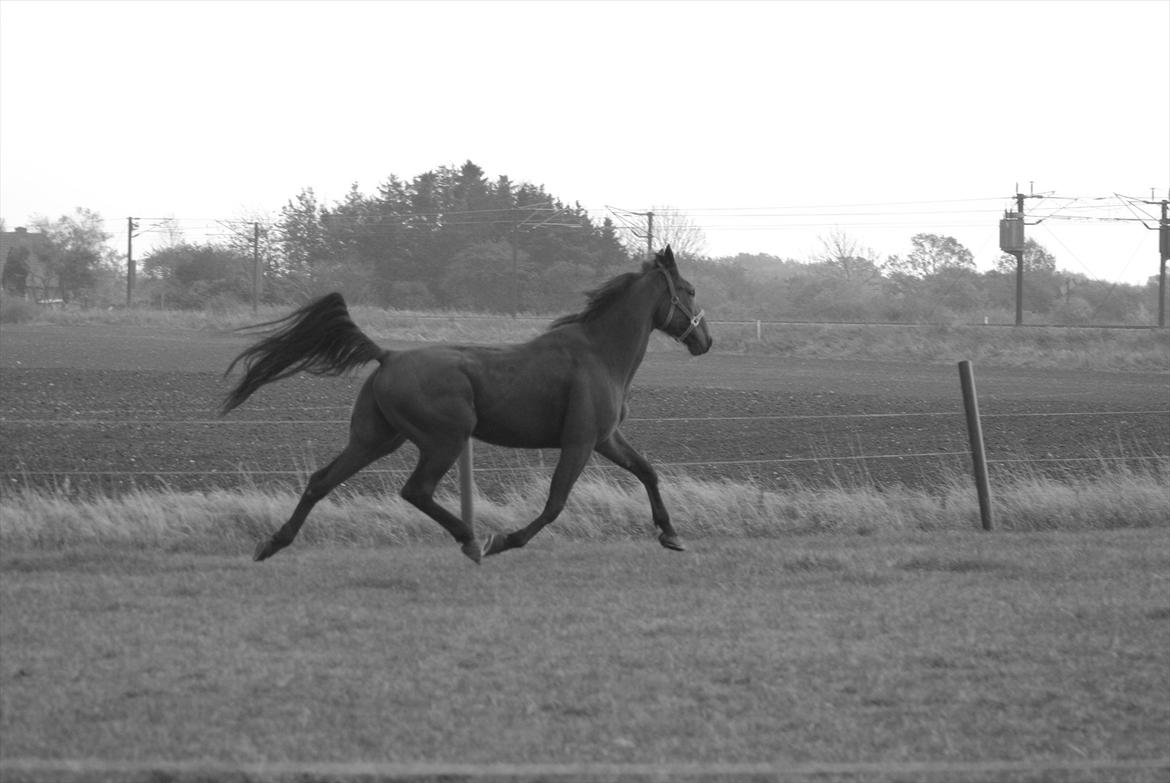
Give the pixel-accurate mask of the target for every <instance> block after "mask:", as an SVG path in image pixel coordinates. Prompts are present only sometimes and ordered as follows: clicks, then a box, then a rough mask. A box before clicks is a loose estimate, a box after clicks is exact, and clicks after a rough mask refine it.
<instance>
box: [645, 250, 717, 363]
mask: <svg viewBox="0 0 1170 783" xmlns="http://www.w3.org/2000/svg"><path fill="white" fill-rule="evenodd" d="M654 266H655V268H656V269H658V270H659V271H660V272H662V275H663V277H665V278H666V293H667V297H666V299H664V301H663V303H662V305H661V306H660V307H659V308H658V310H657V311H656V314H655V319H654V326H655V327H656V328H658V329H661V330H662V331H664V332H666V333H667V334H669V335H670V336H671V337H673V338H674V339H676V340H678V341H679V342H680V343H682V344H683V345H685V346H686V347H687V350H689V351H690V352H691V355H692V356H700V355H702V354H705V353H706V352H707V351H709V350H711V343H712V342H713V340H712V339H711V333H710V332H708V331H707V320H706V319H705V318H704V317H703V315H704V314H703V309H702V308H701V307H699V306H698V305H696V304H695V287H694V286H693V285H691V284H690V283H689V282H688V281H687V280H686V279H684V278H683V277H682V275H680V274H679V273H678V265H677V264H676V263H675V261H674V251H673V250H671V249H670V245H667V246H666V247H665V248H664V249H662V250H660V251H658V254H657V255H656V256H655V257H654Z"/></svg>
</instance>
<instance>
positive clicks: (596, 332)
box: [589, 292, 654, 387]
mask: <svg viewBox="0 0 1170 783" xmlns="http://www.w3.org/2000/svg"><path fill="white" fill-rule="evenodd" d="M653 331H654V323H653V319H652V314H651V312H650V311H648V310H646V308H645V306H640V305H639V298H638V297H637V296H635V295H633V292H630V295H628V297H627V300H626V301H623V302H620V303H618V304H615V306H614V307H612V308H611V309H610V310H609V311H608V312H606V313H604V314H603V315H601V316H600V317H599V318H598V319H597V320H596V321H594V323H592V324H591V325H590V329H589V333H590V334H589V336H590V339H591V341H592V343H593V345H594V347H595V349H596V350H597V353H598V354H599V355H600V356H601V358H602V361H603V362H604V363H605V365H606V366H607V367H608V368H609V370H610V373H611V375H613V377H614V379H615V380H618V381H620V382H621V383H622V384H623V385H625V386H627V387H628V386H629V385H630V381H632V380H633V378H634V373H636V372H637V371H638V366H639V365H641V364H642V359H643V358H644V357H645V356H646V348H647V346H648V345H649V344H650V334H651V333H652V332H653Z"/></svg>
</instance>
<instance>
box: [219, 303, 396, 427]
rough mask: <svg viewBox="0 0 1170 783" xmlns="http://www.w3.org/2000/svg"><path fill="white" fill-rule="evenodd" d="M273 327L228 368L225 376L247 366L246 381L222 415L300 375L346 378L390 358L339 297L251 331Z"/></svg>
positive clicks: (234, 391)
mask: <svg viewBox="0 0 1170 783" xmlns="http://www.w3.org/2000/svg"><path fill="white" fill-rule="evenodd" d="M266 327H271V328H270V329H269V330H268V332H267V336H266V337H264V339H263V340H260V341H259V342H258V343H256V344H255V345H253V346H252V347H250V348H246V349H245V350H244V351H243V352H242V353H241V354H240V355H239V356H237V357H236V358H235V359H233V360H232V363H231V364H229V365H228V368H227V370H226V371H225V372H224V376H225V377H226V376H228V375H229V374H231V371H232V370H233V369H234V368H235V366H236V365H237V364H239V363H241V362H242V363H243V367H244V377H242V378H240V382H239V383H237V384H236V386H235V388H234V389H232V390H231V391H230V392H228V393H227V395H226V396H225V397H224V400H223V405H222V407H221V412H222V413H227V412H228V411H230V410H232V409H233V408H235V407H236V406H237V405H240V404H241V403H242V402H244V400H246V399H248V398H249V397H250V396H252V393H253V392H255V391H256V390H257V389H259V388H260V387H261V386H263V385H265V384H268V383H272V382H273V381H279V380H280V379H281V378H287V377H289V376H290V375H295V374H296V373H298V372H301V371H302V370H303V371H304V372H308V373H312V374H313V375H341V374H343V373H345V372H348V371H349V370H352V369H354V368H355V367H360V366H361V365H363V364H365V363H367V362H372V361H380V360H381V359H383V358H385V356H386V355H387V353H388V351H385V350H383V349H382V348H379V347H378V345H377V344H376V343H375V342H374V341H373V340H371V339H370V338H369V337H367V336H366V335H365V334H363V333H362V330H361V329H359V328H358V327H357V324H355V323H354V322H353V320H352V319H350V317H349V310H348V309H347V308H346V306H345V300H344V299H343V298H342V297H341V294H339V293H332V294H326V295H325V296H323V297H321V298H320V299H317V300H315V301H312V302H309V303H308V304H307V305H305V306H304V307H302V308H300V309H299V310H297V311H295V312H293V313H291V314H290V315H287V316H285V317H284V318H279V319H277V320H275V321H269V322H267V323H262V324H257V325H256V326H253V327H247V328H248V329H264V328H266Z"/></svg>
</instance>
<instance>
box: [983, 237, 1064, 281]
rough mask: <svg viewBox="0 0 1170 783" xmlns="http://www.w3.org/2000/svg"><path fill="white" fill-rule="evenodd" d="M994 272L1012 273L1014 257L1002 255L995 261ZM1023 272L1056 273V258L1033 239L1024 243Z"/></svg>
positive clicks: (1014, 268) (1014, 265) (1014, 267)
mask: <svg viewBox="0 0 1170 783" xmlns="http://www.w3.org/2000/svg"><path fill="white" fill-rule="evenodd" d="M995 271H997V272H1005V273H1008V272H1010V273H1014V272H1015V271H1016V257H1015V256H1012V255H1008V254H1007V253H1003V254H1001V255H1000V256H999V258H997V259H996V260H995ZM1024 272H1025V273H1027V272H1048V273H1054V272H1056V256H1054V255H1052V254H1051V253H1049V252H1048V251H1047V250H1046V249H1045V248H1044V246H1043V245H1041V244H1040V243H1039V242H1037V241H1036V240H1035V239H1027V240H1025V241H1024Z"/></svg>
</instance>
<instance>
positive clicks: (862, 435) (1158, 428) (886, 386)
mask: <svg viewBox="0 0 1170 783" xmlns="http://www.w3.org/2000/svg"><path fill="white" fill-rule="evenodd" d="M245 345H246V341H245V340H243V339H242V338H240V337H238V336H236V335H231V334H227V335H218V334H210V333H204V332H191V331H171V332H146V331H144V330H142V329H136V328H127V327H109V326H95V327H84V328H82V327H58V326H51V327H44V326H41V327H22V326H6V327H5V328H4V329H3V332H2V333H0V370H2V371H0V436H2V444H0V478H2V480H3V482H4V486H5V487H13V486H20V485H25V484H33V485H42V486H45V485H52V486H58V487H60V486H62V485H63V483H64V482H65V481H68V486H69V487H72V488H75V489H79V488H100V489H103V490H106V491H110V490H117V489H120V488H126V487H129V486H133V485H138V486H156V485H157V484H158V483H159V482H165V483H166V485H167V486H169V487H172V488H175V489H202V488H208V487H212V486H232V485H235V484H238V483H240V482H242V481H247V482H250V483H257V484H265V483H269V482H279V483H283V484H291V485H294V486H295V485H298V484H299V482H300V480H301V479H302V478H303V476H304V475H305V474H306V473H307V472H309V471H311V470H312V469H314V468H315V467H317V466H320V465H322V464H324V463H325V462H327V461H328V460H329V459H331V458H332V457H333V456H334V454H335V453H336V452H337V450H339V449H340V448H341V446H342V445H343V444H344V440H345V434H346V424H345V422H346V420H347V417H348V410H349V406H350V404H351V403H352V401H353V399H354V396H355V394H356V390H357V386H358V384H359V383H360V382H361V380H362V378H364V373H359V374H357V375H355V376H353V377H349V378H342V379H319V378H310V377H305V376H298V377H295V378H291V379H288V380H286V381H282V382H280V383H277V384H274V385H272V386H269V387H266V388H265V389H263V390H262V391H261V392H260V393H259V394H257V395H256V396H255V397H254V398H253V399H252V400H250V401H249V402H248V403H247V404H245V405H244V406H243V407H242V408H241V409H239V410H237V411H236V412H234V413H233V414H231V416H229V417H228V418H226V419H220V418H218V416H217V415H216V406H217V405H218V403H219V400H220V398H221V397H222V395H223V393H224V391H225V390H226V388H227V382H226V381H225V380H224V379H223V378H222V377H221V376H222V372H223V370H224V369H225V368H226V367H227V365H228V363H229V362H230V360H231V359H232V357H233V356H235V354H236V353H238V352H239V350H240V349H241V348H243V347H244V346H245ZM961 358H963V357H954V359H955V362H945V363H939V364H897V363H888V362H843V361H827V360H808V359H800V360H798V359H789V358H786V357H782V356H758V355H735V354H721V353H719V351H718V350H716V351H714V352H713V353H711V354H709V355H707V356H703V357H700V358H698V359H692V358H690V357H689V356H687V355H686V354H685V352H683V351H681V350H679V349H677V346H674V345H673V344H669V343H665V342H664V343H663V344H662V345H661V346H659V345H657V344H656V345H655V346H654V348H653V350H652V351H651V352H650V353H649V354H648V356H647V359H646V362H645V363H644V364H643V366H642V369H641V371H640V373H639V375H638V376H637V379H636V381H635V387H634V398H633V402H632V405H631V421H629V422H627V423H626V425H625V427H624V429H625V431H626V433H627V435H628V437H629V438H630V439H631V441H632V442H633V443H634V444H635V445H637V446H638V447H639V448H640V449H642V450H643V451H644V453H645V454H646V455H647V456H648V457H650V458H651V459H652V460H653V461H654V462H655V463H656V464H658V465H660V466H662V465H666V466H667V469H668V470H670V469H677V470H684V471H687V472H690V473H693V474H696V475H700V476H705V477H717V476H729V477H733V478H745V477H750V478H753V479H755V480H757V481H760V482H761V483H763V484H765V485H769V486H783V485H785V484H786V483H788V482H791V481H793V480H801V481H805V482H808V483H813V484H818V483H827V482H834V481H846V482H849V481H863V482H866V483H870V482H873V483H877V484H882V483H889V482H895V481H897V482H903V483H906V484H911V485H921V484H929V483H930V482H931V481H932V480H934V479H935V477H936V476H937V475H938V474H939V472H940V471H943V470H953V469H954V468H955V467H960V468H961V469H965V466H966V465H967V464H968V460H967V458H966V457H965V456H963V454H964V453H965V451H966V449H967V433H966V425H965V422H964V419H963V416H962V402H961V397H960V392H959V384H958V373H957V370H956V367H955V363H956V362H957V361H958V360H959V359H961ZM975 371H976V381H977V385H978V390H979V396H980V406H981V409H982V413H983V415H984V430H985V438H986V441H987V447H988V452H989V457H990V458H991V459H993V460H995V459H1001V460H1012V459H1019V458H1028V459H1042V460H1051V459H1069V458H1086V457H1088V458H1091V457H1099V456H1129V457H1132V456H1143V455H1148V454H1163V455H1164V454H1167V453H1170V416H1166V415H1158V414H1153V413H1143V411H1159V410H1166V409H1167V408H1168V407H1170V377H1168V376H1167V375H1166V374H1157V373H1093V372H1081V371H1076V372H1072V371H1068V372H1063V371H1051V370H1044V371H1029V370H1021V369H997V368H983V367H976V368H975ZM1052 413H1057V414H1062V415H1060V416H1047V415H1044V416H1041V415H1036V414H1052ZM873 414H878V415H876V416H875V415H873ZM891 414H932V415H927V416H922V415H906V416H897V415H891ZM1069 414H1073V415H1069ZM1101 414H1106V415H1101ZM710 417H745V418H743V419H740V420H734V421H718V422H713V421H703V419H705V418H710ZM757 417H775V418H771V419H760V418H757ZM680 418H684V419H686V420H684V421H677V420H675V421H661V420H658V421H654V420H653V419H680ZM938 453H957V456H929V457H916V456H910V455H919V454H938ZM898 455H904V456H898ZM857 457H867V459H857ZM555 458H556V454H555V452H551V453H545V454H539V453H530V452H514V451H503V450H497V449H493V448H490V447H481V448H479V449H478V450H477V453H476V464H477V469H479V470H480V473H479V474H478V481H479V483H480V486H481V487H482V488H484V489H486V490H488V491H489V492H490V490H491V487H492V485H493V482H497V481H505V480H507V479H506V477H507V476H508V475H509V474H508V473H503V472H500V473H496V472H494V471H493V469H496V468H516V467H520V466H526V465H546V466H547V465H551V464H552V463H553V461H555ZM413 459H414V453H413V450H412V449H410V448H409V447H407V448H404V449H403V450H401V451H400V452H399V453H398V454H395V455H393V456H392V457H390V458H388V459H386V460H383V461H382V462H380V463H377V464H376V465H375V466H373V469H371V470H370V471H369V472H368V474H363V476H359V477H358V478H357V479H355V480H354V481H353V482H351V483H350V486H351V487H353V488H375V489H385V487H386V481H387V476H386V475H385V472H386V471H391V472H393V471H400V470H405V469H409V468H410V467H411V466H412V464H413ZM729 461H730V462H738V463H741V464H734V465H732V464H706V463H708V462H714V463H720V462H723V463H726V462H729ZM594 464H595V465H596V464H599V461H597V460H595V462H594ZM600 464H602V465H604V462H600ZM671 464H675V465H680V464H681V467H677V468H671V467H670V465H671ZM1011 467H1015V468H1018V465H1014V464H1012V463H1009V464H1001V465H999V466H997V468H996V469H1000V470H1003V469H1009V468H1011ZM1032 468H1033V469H1035V470H1040V471H1067V470H1077V469H1092V465H1091V464H1090V465H1087V466H1086V465H1085V464H1083V463H1067V462H1038V463H1033V465H1032ZM379 471H381V473H379ZM389 478H390V482H391V484H392V485H394V486H397V484H398V483H399V482H400V481H401V478H400V477H398V476H395V475H391V476H390V477H389Z"/></svg>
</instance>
